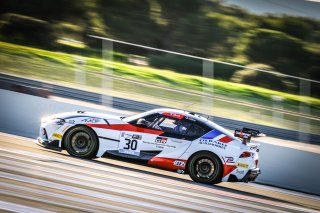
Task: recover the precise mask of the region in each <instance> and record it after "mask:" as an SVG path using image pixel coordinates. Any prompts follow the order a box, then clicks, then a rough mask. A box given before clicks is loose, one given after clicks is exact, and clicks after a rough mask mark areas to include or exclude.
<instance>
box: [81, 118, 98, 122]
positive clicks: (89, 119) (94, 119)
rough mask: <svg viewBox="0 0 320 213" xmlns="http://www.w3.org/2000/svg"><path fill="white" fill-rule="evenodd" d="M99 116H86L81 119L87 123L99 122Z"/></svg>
mask: <svg viewBox="0 0 320 213" xmlns="http://www.w3.org/2000/svg"><path fill="white" fill-rule="evenodd" d="M99 120H100V119H99V118H85V119H82V120H81V121H83V122H85V123H97V122H99Z"/></svg>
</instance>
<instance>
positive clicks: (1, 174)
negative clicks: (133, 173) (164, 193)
mask: <svg viewBox="0 0 320 213" xmlns="http://www.w3.org/2000/svg"><path fill="white" fill-rule="evenodd" d="M0 177H2V178H7V179H10V180H15V181H20V182H24V183H29V184H35V185H38V186H41V187H49V188H53V189H58V190H61V191H66V192H71V193H76V194H80V195H84V196H90V197H94V198H99V199H104V200H108V201H113V202H119V203H124V204H127V205H133V206H141V207H145V208H150V209H153V210H160V211H164V212H179V209H178V208H170V207H166V206H163V205H157V204H150V203H147V202H142V201H139V200H138V199H137V200H136V199H130V198H123V197H121V196H116V195H111V194H107V193H102V192H97V191H94V190H89V189H82V188H79V187H74V186H69V185H65V184H59V183H55V182H51V181H45V180H40V179H36V178H29V177H25V176H21V175H15V174H10V173H6V172H1V171H0ZM180 211H181V210H180Z"/></svg>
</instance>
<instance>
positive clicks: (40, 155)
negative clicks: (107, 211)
mask: <svg viewBox="0 0 320 213" xmlns="http://www.w3.org/2000/svg"><path fill="white" fill-rule="evenodd" d="M0 150H2V151H5V152H10V153H16V154H21V155H25V156H29V157H36V158H39V159H43V160H54V161H56V162H59V161H60V162H62V163H69V164H71V165H76V166H81V167H85V168H90V169H95V170H100V171H104V172H108V173H115V174H121V175H125V176H130V177H134V178H140V179H144V180H149V181H150V180H151V181H155V182H160V183H164V184H167V185H174V184H175V186H178V187H184V188H188V189H197V190H203V191H205V192H209V193H214V194H218V195H221V196H227V197H231V198H238V199H242V200H247V201H253V202H257V203H261V204H266V205H272V206H276V207H280V208H287V209H290V210H295V211H303V212H312V211H311V210H310V209H306V208H302V207H298V206H293V205H290V204H284V203H279V202H273V201H267V200H263V199H259V198H252V197H248V196H243V195H237V194H233V193H228V192H223V191H220V190H215V189H212V188H205V189H203V187H201V186H197V185H196V186H194V187H193V186H192V185H191V186H186V184H183V183H178V182H175V183H171V182H170V181H168V180H163V181H162V180H161V178H149V177H146V176H145V175H141V174H134V173H128V172H122V171H120V170H115V169H111V168H103V167H99V166H95V165H91V164H85V163H80V162H76V161H70V160H67V159H60V158H53V157H48V156H46V155H42V154H37V153H31V152H27V151H18V150H10V149H3V148H0ZM177 184H180V185H177ZM181 184H182V186H181Z"/></svg>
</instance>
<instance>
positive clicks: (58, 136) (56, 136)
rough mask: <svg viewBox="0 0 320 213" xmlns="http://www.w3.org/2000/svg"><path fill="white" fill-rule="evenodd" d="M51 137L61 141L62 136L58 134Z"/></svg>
mask: <svg viewBox="0 0 320 213" xmlns="http://www.w3.org/2000/svg"><path fill="white" fill-rule="evenodd" d="M52 136H53V137H55V138H58V139H62V135H61V134H58V133H53V134H52Z"/></svg>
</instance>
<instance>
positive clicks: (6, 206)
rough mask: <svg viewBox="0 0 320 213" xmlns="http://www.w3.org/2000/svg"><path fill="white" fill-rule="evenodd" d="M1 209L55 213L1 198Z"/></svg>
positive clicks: (21, 212) (25, 212) (23, 212)
mask: <svg viewBox="0 0 320 213" xmlns="http://www.w3.org/2000/svg"><path fill="white" fill-rule="evenodd" d="M0 209H2V210H6V211H11V212H19V213H35V212H37V213H53V212H52V211H47V210H43V209H39V208H33V207H29V206H25V205H21V204H16V203H11V202H6V201H2V200H0Z"/></svg>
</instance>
